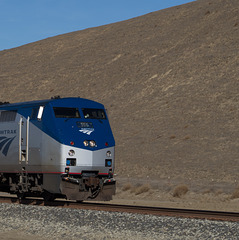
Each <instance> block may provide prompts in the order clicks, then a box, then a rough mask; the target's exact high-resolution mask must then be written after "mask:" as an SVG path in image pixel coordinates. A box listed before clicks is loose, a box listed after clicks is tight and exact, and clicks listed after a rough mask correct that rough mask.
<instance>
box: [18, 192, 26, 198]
mask: <svg viewBox="0 0 239 240" xmlns="http://www.w3.org/2000/svg"><path fill="white" fill-rule="evenodd" d="M17 198H18V199H19V200H24V199H25V198H26V194H25V193H24V192H18V193H17Z"/></svg>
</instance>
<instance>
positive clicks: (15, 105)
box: [0, 97, 103, 110]
mask: <svg viewBox="0 0 239 240" xmlns="http://www.w3.org/2000/svg"><path fill="white" fill-rule="evenodd" d="M57 102H58V103H64V102H68V103H69V104H71V103H76V102H78V103H82V104H84V105H92V104H97V105H101V106H103V105H102V104H100V103H98V102H95V101H92V100H89V99H85V98H76V97H75V98H74V97H71V98H52V99H45V100H36V101H29V102H19V103H6V104H5V103H4V104H2V105H0V110H1V109H11V108H21V107H30V106H39V105H46V104H48V103H57Z"/></svg>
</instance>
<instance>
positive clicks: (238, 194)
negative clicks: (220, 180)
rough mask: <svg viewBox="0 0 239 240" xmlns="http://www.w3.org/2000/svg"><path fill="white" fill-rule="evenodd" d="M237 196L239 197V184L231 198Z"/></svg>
mask: <svg viewBox="0 0 239 240" xmlns="http://www.w3.org/2000/svg"><path fill="white" fill-rule="evenodd" d="M236 198H239V186H237V187H236V189H235V190H234V192H233V193H232V195H231V199H236Z"/></svg>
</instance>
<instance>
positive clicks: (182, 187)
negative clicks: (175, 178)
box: [173, 185, 188, 198]
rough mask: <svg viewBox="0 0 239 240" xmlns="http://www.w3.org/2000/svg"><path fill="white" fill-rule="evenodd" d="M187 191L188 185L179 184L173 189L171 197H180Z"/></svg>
mask: <svg viewBox="0 0 239 240" xmlns="http://www.w3.org/2000/svg"><path fill="white" fill-rule="evenodd" d="M187 192H188V187H187V186H186V185H179V186H177V187H176V188H175V189H174V190H173V197H178V198H180V197H182V196H183V195H185V194H186V193H187Z"/></svg>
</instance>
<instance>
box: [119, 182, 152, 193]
mask: <svg viewBox="0 0 239 240" xmlns="http://www.w3.org/2000/svg"><path fill="white" fill-rule="evenodd" d="M150 189H151V186H150V185H149V184H148V183H147V184H143V185H137V186H133V185H132V184H131V183H126V184H125V185H124V186H123V187H122V191H130V193H134V194H135V195H139V194H141V193H145V192H148V191H149V190H150Z"/></svg>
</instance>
